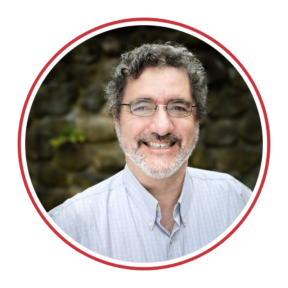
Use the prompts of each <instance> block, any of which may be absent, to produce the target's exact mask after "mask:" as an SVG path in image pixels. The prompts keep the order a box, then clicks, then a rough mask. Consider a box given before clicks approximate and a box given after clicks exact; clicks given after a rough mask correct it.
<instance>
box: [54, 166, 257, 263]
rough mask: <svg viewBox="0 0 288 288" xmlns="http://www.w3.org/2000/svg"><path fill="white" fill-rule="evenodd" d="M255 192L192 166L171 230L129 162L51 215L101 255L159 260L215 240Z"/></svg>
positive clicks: (135, 259) (179, 255)
mask: <svg viewBox="0 0 288 288" xmlns="http://www.w3.org/2000/svg"><path fill="white" fill-rule="evenodd" d="M250 195H251V191H250V190H249V189H248V188H247V187H246V186H244V185H243V184H242V183H240V182H239V181H237V180H236V179H234V178H233V177H231V176H230V175H228V174H223V173H218V172H211V171H204V170H200V169H194V168H187V170H186V174H185V178H184V183H183V187H182V192H181V196H180V198H179V200H178V203H177V205H176V206H175V208H174V214H173V216H174V220H175V225H174V228H173V231H172V233H171V234H170V233H169V232H168V231H167V230H166V229H165V228H164V227H163V226H162V225H161V224H160V220H161V209H160V206H159V205H158V201H157V200H156V199H155V198H154V197H153V196H152V195H151V194H150V193H149V192H148V191H147V190H146V189H145V188H144V187H143V186H142V185H141V184H140V183H139V181H138V180H137V179H136V178H135V177H134V175H133V174H132V173H131V171H130V170H129V168H128V166H127V165H126V167H125V169H124V170H123V171H121V172H119V173H117V174H116V175H114V176H113V177H111V178H109V179H107V180H105V181H103V182H101V183H99V184H97V185H95V186H93V187H91V188H89V189H87V190H86V191H84V192H82V193H79V194H77V195H76V196H74V197H73V198H71V199H69V200H67V201H65V202H64V203H63V204H62V205H60V206H58V207H56V208H54V209H53V210H51V211H50V212H49V215H50V217H51V218H52V219H53V220H54V221H55V223H56V224H57V225H58V226H59V227H60V228H61V229H62V230H63V231H64V232H65V233H66V234H67V235H69V236H70V237H71V238H73V239H74V240H75V241H76V242H78V243H80V244H81V245H83V246H84V247H86V248H88V249H90V250H92V251H94V252H96V253H98V254H100V255H104V256H107V257H110V258H113V259H117V260H122V261H129V262H141V263H145V262H159V261H166V260H171V259H175V258H178V257H181V256H185V255H187V254H189V253H192V252H194V251H196V250H198V249H200V248H202V247H203V246H205V245H207V244H208V243H210V242H211V241H213V240H214V239H215V238H217V237H218V236H219V235H220V234H222V233H223V232H224V231H225V230H226V229H227V228H228V227H229V226H230V225H231V224H232V223H233V222H234V221H235V219H236V218H237V216H238V215H239V214H240V212H241V211H242V210H243V208H244V206H245V204H246V203H247V201H248V199H249V197H250Z"/></svg>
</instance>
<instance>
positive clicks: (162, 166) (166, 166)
mask: <svg viewBox="0 0 288 288" xmlns="http://www.w3.org/2000/svg"><path fill="white" fill-rule="evenodd" d="M116 134H117V138H118V141H119V144H120V146H121V148H122V150H123V151H124V153H125V155H126V156H128V157H129V158H130V160H131V161H132V162H133V163H134V164H135V165H136V166H137V167H138V168H140V169H141V170H142V171H143V172H144V173H145V174H146V175H148V176H149V177H151V178H154V179H164V178H168V177H170V176H172V175H173V174H175V173H176V172H177V171H178V170H179V169H180V168H181V167H182V165H183V164H184V163H185V162H186V161H187V160H188V158H189V157H190V156H191V154H192V152H193V150H194V148H195V147H196V144H197V142H198V139H199V124H198V123H197V124H196V130H195V138H194V141H193V143H192V145H190V146H187V147H185V148H182V147H181V146H182V145H181V144H182V139H181V137H180V136H179V135H177V136H176V135H171V134H170V135H169V136H167V140H173V139H174V140H176V141H177V143H175V144H174V145H179V151H178V153H177V155H176V158H175V160H174V161H173V160H171V159H167V161H161V162H160V163H156V164H154V163H153V164H152V163H150V162H149V161H148V160H147V159H146V157H145V155H144V154H143V153H142V151H141V145H145V144H143V143H142V142H143V141H144V140H146V141H148V140H150V141H151V140H155V139H157V138H158V137H160V136H158V137H157V135H155V133H152V134H149V135H141V136H139V137H138V138H137V139H136V141H137V144H138V145H137V148H135V147H133V146H132V145H130V143H125V141H123V139H122V136H121V129H120V124H119V121H118V122H117V123H116ZM164 137H165V136H164ZM160 138H163V137H160ZM163 140H164V139H163ZM159 156H160V155H159ZM161 158H165V156H164V155H161ZM164 160H165V159H164ZM169 160H170V161H169Z"/></svg>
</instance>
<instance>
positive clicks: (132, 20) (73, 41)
mask: <svg viewBox="0 0 288 288" xmlns="http://www.w3.org/2000/svg"><path fill="white" fill-rule="evenodd" d="M131 23H159V24H165V25H167V26H171V27H177V28H180V29H182V30H185V31H187V32H191V33H193V34H195V35H198V36H200V37H201V38H203V39H205V40H207V41H209V42H210V43H212V44H213V45H215V46H216V47H218V49H220V50H221V51H222V52H223V53H225V54H226V55H227V57H229V58H230V59H231V60H232V61H233V62H234V63H235V65H236V66H237V67H238V69H239V71H241V73H242V74H243V75H244V77H245V78H246V79H247V81H248V82H249V85H250V86H251V88H252V89H253V93H254V95H255V96H256V98H257V101H258V106H259V107H260V111H261V113H262V115H261V117H262V121H263V127H264V128H265V132H264V131H263V132H264V137H265V139H264V142H265V155H264V156H263V163H264V164H263V166H262V174H261V175H260V180H259V182H258V187H257V189H256V191H255V193H254V195H253V198H252V200H251V201H250V203H249V205H248V206H247V208H246V210H245V211H244V212H243V214H242V216H241V217H240V218H239V220H238V221H237V222H236V223H235V224H234V225H233V227H231V229H230V230H228V231H227V232H226V233H225V234H224V235H223V236H222V237H221V238H220V239H218V240H217V241H215V242H214V243H212V244H211V245H210V246H209V247H206V248H205V249H203V250H201V251H199V252H197V253H195V254H194V255H191V256H189V257H186V258H184V259H180V260H177V261H174V262H171V263H164V264H155V265H132V264H124V263H119V262H117V261H113V260H107V259H105V258H102V257H100V256H97V255H94V254H93V253H90V252H88V251H86V250H85V249H84V248H82V247H80V246H78V245H77V244H75V243H74V242H73V241H71V240H70V239H69V238H67V237H66V236H65V235H64V234H62V233H61V231H60V230H59V229H58V228H56V226H55V225H54V224H53V223H51V221H50V219H49V218H48V217H47V215H46V214H45V213H44V211H43V210H42V208H41V207H40V205H39V203H38V201H37V200H36V198H35V195H34V193H33V191H32V189H31V184H30V182H29V178H28V175H27V171H26V169H25V161H24V155H23V132H24V125H25V121H26V120H27V113H28V110H29V106H30V104H31V99H32V97H33V95H34V93H35V91H36V89H37V87H38V85H39V83H40V81H41V79H42V78H43V77H44V75H45V74H46V72H47V71H48V70H49V69H50V67H51V66H52V65H53V64H54V63H55V62H56V61H57V59H58V58H59V57H61V55H63V54H64V53H65V52H66V51H67V50H69V49H70V48H71V47H72V46H73V45H75V44H77V43H78V42H80V41H81V40H83V39H85V38H86V37H88V36H90V35H92V34H94V33H97V32H99V31H103V30H105V29H107V28H111V27H114V26H119V25H125V24H131ZM17 157H18V165H19V172H20V175H21V178H22V182H23V185H24V188H25V191H26V193H27V196H28V198H29V200H30V202H31V204H32V206H33V208H34V210H35V211H36V213H37V214H38V216H39V218H40V219H41V220H42V221H43V223H44V224H45V225H46V227H47V228H48V229H49V230H50V231H51V232H52V233H53V234H54V235H55V236H56V237H57V238H58V239H59V240H60V241H61V242H63V243H64V244H65V245H66V246H67V247H69V248H70V249H72V250H73V251H75V252H77V253H78V254H79V255H82V256H84V257H86V258H87V259H90V260H92V261H95V262H96V263H99V264H102V265H105V266H109V267H112V268H117V269H121V270H130V271H158V270H166V269H171V268H176V267H179V266H183V265H186V264H190V263H192V262H194V261H196V260H199V259H201V258H203V257H204V256H206V255H208V254H210V253H211V252H213V251H215V250H216V249H218V248H219V247H221V246H222V245H223V244H224V243H226V242H227V241H228V240H229V239H230V238H231V237H232V236H233V235H234V234H235V233H236V232H237V231H238V230H239V229H240V228H241V227H242V226H243V224H244V223H245V221H246V220H247V219H248V217H249V216H250V215H251V213H252V211H253V210H254V208H255V206H256V204H257V202H258V201H259V198H260V195H261V193H262V192H263V189H264V186H265V183H266V179H267V176H268V171H269V165H270V158H271V131H270V122H269V117H268V112H267V109H266V105H265V102H264V99H263V96H262V95H261V92H260V90H259V87H258V86H257V84H256V82H255V80H254V78H253V77H252V75H251V73H250V72H249V71H248V69H247V68H246V67H245V65H244V64H243V63H242V61H241V60H240V59H239V58H238V57H237V56H236V55H235V54H234V53H233V52H232V51H231V50H230V49H229V48H228V47H227V46H225V45H224V44H222V43H221V42H220V41H219V40H217V39H216V38H215V37H213V36H211V35H209V34H208V33H206V32H204V31H202V30H200V29H198V28H196V27H193V26H191V25H188V24H185V23H182V22H178V21H175V20H170V19H165V18H157V17H131V18H123V19H118V20H112V21H109V22H105V23H103V24H100V25H97V26H95V27H92V28H90V29H87V30H86V31H84V32H82V33H80V34H78V35H77V36H75V37H73V38H72V39H71V40H69V41H68V42H66V43H65V44H64V45H63V46H61V47H60V48H59V49H58V50H57V51H56V52H55V53H54V54H53V55H52V56H51V57H50V58H49V59H48V60H47V61H46V63H45V64H44V65H43V67H42V68H41V69H40V70H39V72H38V73H37V75H36V77H35V79H34V80H33V82H32V84H31V85H30V87H29V90H28V92H27V94H26V97H25V99H24V102H23V105H22V110H21V113H20V116H19V122H18V131H17Z"/></svg>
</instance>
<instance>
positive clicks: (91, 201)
mask: <svg viewBox="0 0 288 288" xmlns="http://www.w3.org/2000/svg"><path fill="white" fill-rule="evenodd" d="M122 174H123V171H120V172H119V173H117V174H115V175H114V176H112V177H110V178H108V179H106V180H104V181H102V182H101V183H99V184H97V185H94V186H92V187H90V188H88V189H87V190H85V191H84V192H81V193H78V194H77V195H75V196H74V197H72V198H70V199H68V200H66V201H65V202H64V203H63V204H61V205H59V206H57V207H55V208H54V209H52V210H51V211H50V212H49V213H48V214H49V216H50V217H52V219H54V220H55V218H57V217H60V216H61V214H66V213H67V212H68V211H71V210H75V211H80V210H82V209H84V207H85V209H87V208H89V207H94V208H95V205H102V204H104V203H107V200H108V198H109V197H111V194H115V192H116V191H117V192H118V191H119V190H121V188H122V187H123V186H124V184H123V177H122ZM112 197H113V195H112ZM81 207H82V208H81ZM102 207H103V206H102ZM68 213H69V212H68Z"/></svg>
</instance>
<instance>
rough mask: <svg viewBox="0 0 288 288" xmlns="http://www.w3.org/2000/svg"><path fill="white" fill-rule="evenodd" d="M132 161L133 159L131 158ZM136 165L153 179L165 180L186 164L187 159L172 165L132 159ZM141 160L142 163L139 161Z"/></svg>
mask: <svg viewBox="0 0 288 288" xmlns="http://www.w3.org/2000/svg"><path fill="white" fill-rule="evenodd" d="M130 159H131V158H130ZM131 160H132V162H134V164H136V166H137V167H138V168H139V169H140V170H141V171H142V172H143V173H145V174H146V175H147V176H149V177H151V178H153V179H165V178H169V177H171V176H172V175H174V174H175V173H176V172H177V171H178V170H179V169H180V168H181V167H182V166H183V165H184V164H185V162H186V159H185V160H184V161H183V160H182V161H175V162H173V163H172V164H171V163H159V164H156V163H155V164H154V163H150V162H148V161H147V160H146V159H141V160H142V161H141V160H140V159H138V161H135V159H131ZM139 160H140V161H139Z"/></svg>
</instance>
